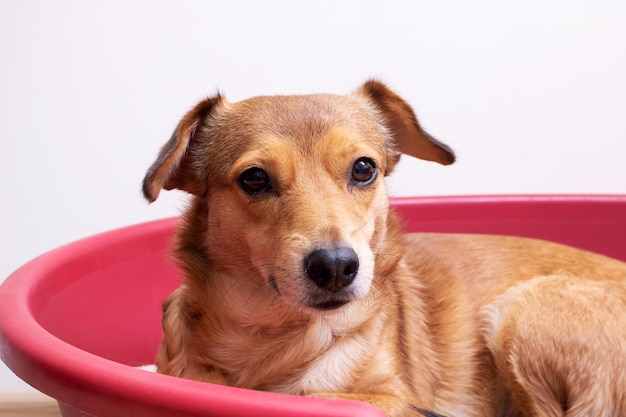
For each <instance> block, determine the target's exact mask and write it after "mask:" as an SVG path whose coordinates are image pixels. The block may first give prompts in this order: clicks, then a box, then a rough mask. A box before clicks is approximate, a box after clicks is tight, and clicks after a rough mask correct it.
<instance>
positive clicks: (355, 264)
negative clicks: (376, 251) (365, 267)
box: [304, 247, 359, 292]
mask: <svg viewBox="0 0 626 417" xmlns="http://www.w3.org/2000/svg"><path fill="white" fill-rule="evenodd" d="M304 267H305V270H306V273H307V276H308V277H309V278H310V279H311V280H312V281H313V282H315V285H317V286H318V287H319V288H321V289H324V290H328V291H333V292H335V291H339V290H340V289H342V288H344V287H347V286H348V285H350V284H351V283H352V281H354V278H355V277H356V274H357V272H358V270H359V257H358V256H357V254H356V252H354V250H353V249H352V248H345V247H344V248H338V249H317V250H315V251H313V252H311V253H310V254H309V255H308V256H307V257H306V259H305V261H304Z"/></svg>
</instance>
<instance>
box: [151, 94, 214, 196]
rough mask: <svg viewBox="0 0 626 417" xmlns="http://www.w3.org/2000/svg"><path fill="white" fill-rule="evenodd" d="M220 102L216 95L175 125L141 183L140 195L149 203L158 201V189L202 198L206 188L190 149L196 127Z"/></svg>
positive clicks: (195, 134) (194, 142)
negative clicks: (177, 190)
mask: <svg viewBox="0 0 626 417" xmlns="http://www.w3.org/2000/svg"><path fill="white" fill-rule="evenodd" d="M222 102H223V98H222V96H221V95H219V94H218V95H216V96H214V97H210V98H207V99H205V100H203V101H201V102H200V103H198V104H197V105H196V106H195V107H194V108H193V109H191V110H190V111H189V112H188V113H187V114H186V115H185V116H184V117H183V118H182V119H181V121H180V122H179V123H178V126H177V127H176V130H174V133H173V134H172V137H171V138H170V140H169V141H168V142H167V143H166V144H165V145H163V147H162V148H161V151H160V152H159V156H158V157H157V159H156V161H154V163H153V164H152V166H151V167H150V169H148V172H147V173H146V176H145V178H144V179H143V195H144V197H146V199H147V200H148V201H149V202H153V201H154V200H156V199H157V197H158V196H159V192H160V191H161V189H166V190H172V189H174V188H177V189H179V190H183V191H187V192H189V193H191V194H195V195H202V194H204V192H205V191H206V190H205V187H206V184H204V181H203V180H202V175H201V173H199V172H196V169H195V167H194V164H193V163H192V161H191V158H192V157H193V152H192V149H193V147H194V145H198V144H197V143H196V142H198V138H197V136H198V135H197V133H198V132H197V130H198V127H199V126H200V125H201V123H202V122H203V121H204V120H205V119H206V118H207V117H208V116H209V115H210V114H211V113H213V112H215V111H216V108H217V107H218V106H220V105H221V103H222Z"/></svg>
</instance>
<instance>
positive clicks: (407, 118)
mask: <svg viewBox="0 0 626 417" xmlns="http://www.w3.org/2000/svg"><path fill="white" fill-rule="evenodd" d="M358 93H360V94H363V95H365V96H366V97H368V98H369V99H370V101H372V102H373V103H374V105H375V106H376V107H377V108H378V110H379V111H380V113H381V115H382V117H383V119H384V120H383V123H384V125H385V126H386V127H387V128H388V129H389V130H390V131H391V134H392V137H393V147H394V148H395V150H397V151H400V152H401V153H404V154H407V155H411V156H414V157H416V158H420V159H425V160H427V161H434V162H438V163H440V164H442V165H450V164H452V163H453V162H454V160H455V156H454V152H453V151H452V149H450V148H449V147H448V146H447V145H445V144H443V143H441V142H439V141H438V140H437V139H435V138H433V137H432V136H430V135H429V134H428V133H426V132H425V131H424V129H422V127H421V126H420V125H419V123H418V122H417V117H416V116H415V113H414V112H413V109H411V106H409V105H408V103H407V102H406V101H404V100H403V99H402V98H401V97H400V96H398V95H397V94H396V93H394V92H393V91H391V90H390V89H389V88H388V87H387V86H386V85H384V84H383V83H381V82H379V81H375V80H370V81H368V82H366V83H365V84H363V85H362V86H361V87H360V88H359V90H358ZM398 159H399V155H396V157H395V160H396V161H394V162H397V160H398Z"/></svg>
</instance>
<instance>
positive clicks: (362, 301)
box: [144, 81, 626, 417]
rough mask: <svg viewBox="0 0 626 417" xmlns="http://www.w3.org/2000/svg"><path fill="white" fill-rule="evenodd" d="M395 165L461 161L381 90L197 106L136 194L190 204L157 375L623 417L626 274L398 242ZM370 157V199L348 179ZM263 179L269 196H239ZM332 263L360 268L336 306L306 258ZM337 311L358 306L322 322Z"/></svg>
mask: <svg viewBox="0 0 626 417" xmlns="http://www.w3.org/2000/svg"><path fill="white" fill-rule="evenodd" d="M401 153H405V154H409V155H412V156H414V157H418V158H422V159H426V160H431V161H435V162H438V163H441V164H450V163H452V162H454V154H453V153H452V151H451V150H450V149H449V148H448V147H447V146H445V145H443V144H442V143H441V142H438V141H437V140H435V139H434V138H432V137H431V136H430V135H428V134H427V133H426V132H425V131H424V130H423V129H422V128H421V127H420V126H419V124H418V122H417V119H416V118H415V114H414V113H413V111H412V110H411V108H410V107H409V105H408V104H407V103H406V102H405V101H404V100H402V99H401V98H400V97H398V96H397V95H396V94H395V93H393V92H392V91H391V90H389V89H388V88H387V87H385V86H384V85H383V84H381V83H379V82H376V81H369V82H367V83H365V84H364V85H363V86H361V87H360V88H359V89H358V90H357V91H356V92H355V93H353V94H351V95H347V96H334V95H310V96H276V97H255V98H252V99H248V100H245V101H241V102H238V103H229V102H227V101H226V100H225V99H224V98H222V97H221V96H217V97H213V98H209V99H207V100H205V101H203V102H201V103H199V104H198V105H197V106H196V107H195V108H194V109H193V110H191V111H190V112H189V113H188V114H187V115H186V116H185V117H184V118H183V119H182V120H181V122H180V124H179V126H178V127H177V129H176V131H175V132H174V135H173V136H172V139H170V141H169V142H168V143H167V144H166V145H165V146H164V147H163V149H162V151H161V154H160V155H159V157H158V159H157V161H156V162H155V163H154V165H153V166H152V167H151V168H150V170H149V171H148V173H147V175H146V178H145V180H144V193H145V195H146V198H147V199H148V200H150V201H153V200H155V199H156V198H157V196H158V194H159V191H160V189H161V188H166V189H171V188H180V189H183V190H186V191H188V192H189V193H191V194H192V196H193V197H192V201H191V203H190V206H189V208H188V209H187V211H186V212H185V214H184V215H183V217H182V219H181V224H180V228H179V230H178V233H177V235H176V238H175V251H174V255H175V257H176V258H177V260H178V262H179V264H180V267H181V268H182V270H183V271H184V273H185V281H184V283H183V284H182V285H181V286H180V288H178V289H177V290H176V291H175V292H174V293H173V294H172V295H171V297H170V298H169V300H168V301H167V303H166V304H165V305H164V312H163V328H164V338H163V343H162V345H161V348H160V350H159V353H158V357H157V366H158V369H159V371H160V372H162V373H165V374H170V375H175V376H179V377H183V378H191V379H197V380H202V381H207V382H214V383H219V384H227V385H231V386H236V387H243V388H251V389H258V390H269V391H277V392H283V393H289V394H298V395H313V396H320V397H327V398H344V399H356V400H362V401H367V402H369V403H371V404H373V405H375V406H377V407H379V408H381V409H382V410H383V411H385V412H386V413H387V414H388V415H390V416H415V415H420V411H418V410H419V409H423V410H433V411H435V412H437V413H440V414H443V415H449V416H477V417H478V416H499V415H501V416H506V415H510V416H515V415H520V416H561V415H567V416H583V415H588V416H590V415H593V416H626V396H625V395H624V391H625V390H624V388H625V387H626V265H625V264H624V263H621V262H618V261H616V260H612V259H609V258H606V257H603V256H600V255H596V254H592V253H587V252H583V251H580V250H577V249H573V248H568V247H565V246H562V245H557V244H553V243H548V242H542V241H536V240H531V239H520V238H513V237H498V236H478V235H438V234H413V235H403V234H402V232H401V225H400V224H399V222H398V220H397V219H396V216H395V215H394V213H393V212H392V211H391V210H390V209H389V201H388V197H387V193H386V189H385V182H384V178H383V177H384V176H386V175H388V174H389V173H391V172H392V170H393V168H394V166H395V164H396V163H397V161H398V159H399V157H400V154H401ZM360 158H369V160H371V161H373V162H374V163H375V165H376V169H377V171H378V174H379V175H378V177H372V178H373V180H372V181H371V184H369V183H368V184H364V183H359V182H358V181H356V182H355V178H357V177H355V174H354V173H353V166H354V164H355V163H356V161H358V160H359V159H360ZM253 167H255V168H258V169H262V170H263V171H264V172H265V173H266V174H267V178H269V185H268V186H267V188H266V189H264V191H263V192H260V193H253V192H251V191H250V190H248V189H247V188H246V185H245V184H243V181H244V180H243V179H242V174H243V173H246V172H248V171H247V170H249V169H250V168H253ZM246 178H247V177H246ZM359 178H362V177H358V178H357V179H359ZM253 179H254V178H253ZM242 184H243V185H242ZM264 184H265V183H264ZM339 247H341V248H351V249H352V250H353V251H354V253H355V254H356V255H357V256H358V272H357V273H356V275H355V278H354V281H353V282H351V283H349V285H347V284H345V286H343V285H344V284H342V287H341V288H340V289H338V290H337V289H333V290H332V291H331V290H330V289H328V288H323V287H322V286H320V285H318V284H315V283H314V282H313V277H317V276H316V275H315V274H314V273H313V272H311V271H312V270H313V267H312V266H311V264H310V263H308V259H310V258H309V255H310V254H311V253H312V252H314V251H316V250H319V249H323V250H334V249H336V248H339ZM349 272H350V271H349V270H348V269H345V270H343V272H342V274H345V277H346V279H347V277H348V274H349ZM342 274H341V275H340V276H341V277H343V276H344V275H342ZM352 276H353V275H352ZM340 282H343V281H340ZM346 282H347V281H346ZM336 301H342V302H345V301H349V302H347V304H345V305H343V306H338V305H337V306H335V307H336V308H330V307H320V306H329V305H330V304H324V303H330V302H336ZM323 308H327V309H326V310H323Z"/></svg>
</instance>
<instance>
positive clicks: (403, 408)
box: [309, 392, 444, 417]
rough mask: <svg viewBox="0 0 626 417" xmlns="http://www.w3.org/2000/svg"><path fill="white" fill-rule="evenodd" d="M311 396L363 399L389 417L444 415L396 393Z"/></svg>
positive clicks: (318, 396) (317, 394)
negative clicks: (404, 398)
mask: <svg viewBox="0 0 626 417" xmlns="http://www.w3.org/2000/svg"><path fill="white" fill-rule="evenodd" d="M309 396H310V397H316V398H328V399H334V400H352V401H363V402H366V403H369V404H371V405H373V406H374V407H376V408H378V409H380V410H382V411H383V412H384V413H385V414H386V415H387V416H388V417H418V416H425V417H444V416H442V415H440V414H437V413H434V412H431V411H428V410H426V409H423V408H420V407H418V406H416V405H413V404H411V403H410V402H407V401H406V400H403V399H402V398H400V397H397V396H394V395H384V394H366V393H358V394H356V393H335V392H332V393H315V394H310V395H309Z"/></svg>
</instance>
